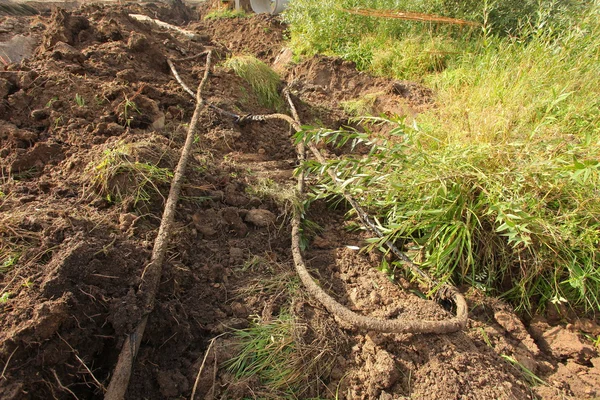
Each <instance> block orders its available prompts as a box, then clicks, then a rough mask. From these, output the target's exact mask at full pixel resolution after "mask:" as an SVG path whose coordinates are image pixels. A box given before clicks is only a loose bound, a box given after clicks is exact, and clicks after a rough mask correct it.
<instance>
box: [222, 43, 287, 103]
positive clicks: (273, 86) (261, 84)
mask: <svg viewBox="0 0 600 400" xmlns="http://www.w3.org/2000/svg"><path fill="white" fill-rule="evenodd" d="M225 67H227V68H231V69H232V70H233V72H235V74H236V75H237V76H239V77H240V78H242V79H244V80H245V81H246V82H248V84H250V86H251V87H252V90H253V91H254V93H255V94H256V97H257V98H258V101H259V102H260V103H261V105H263V106H265V107H268V108H271V109H278V108H280V107H281V106H282V103H283V102H282V100H281V96H280V95H279V90H278V88H279V83H280V78H279V75H277V73H276V72H275V71H273V70H272V69H271V67H269V66H268V65H267V64H265V63H264V62H262V61H260V60H259V59H258V58H256V57H254V56H250V55H241V56H234V57H231V58H229V59H228V60H227V61H226V62H225Z"/></svg>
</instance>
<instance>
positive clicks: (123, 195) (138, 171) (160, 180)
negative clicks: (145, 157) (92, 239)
mask: <svg viewBox="0 0 600 400" xmlns="http://www.w3.org/2000/svg"><path fill="white" fill-rule="evenodd" d="M135 147H136V145H135V144H123V143H117V144H116V145H115V146H114V147H112V148H109V149H107V150H105V151H104V152H103V153H102V156H101V157H100V159H99V160H96V161H93V162H92V163H90V164H89V165H88V167H87V169H86V180H88V181H89V182H90V186H91V187H92V188H93V189H94V190H95V191H96V193H98V194H100V195H101V196H103V197H104V198H105V199H106V200H107V201H108V202H110V203H122V202H127V201H132V202H133V206H134V207H135V206H137V205H138V204H139V203H146V202H148V201H150V200H151V198H152V194H153V193H154V194H157V195H159V196H161V197H163V196H162V193H161V190H160V189H159V185H161V184H167V183H169V182H170V180H171V178H172V177H173V172H172V171H171V170H169V169H167V168H160V167H158V166H157V165H155V164H153V163H148V162H139V161H136V160H135V157H134V152H135ZM163 199H164V197H163Z"/></svg>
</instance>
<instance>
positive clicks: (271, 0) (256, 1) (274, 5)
mask: <svg viewBox="0 0 600 400" xmlns="http://www.w3.org/2000/svg"><path fill="white" fill-rule="evenodd" d="M287 3H288V0H250V6H251V7H252V11H254V12H255V13H257V14H264V13H267V14H271V15H276V14H279V13H280V12H282V11H283V10H285V8H286V7H287Z"/></svg>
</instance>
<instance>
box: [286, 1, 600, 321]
mask: <svg viewBox="0 0 600 400" xmlns="http://www.w3.org/2000/svg"><path fill="white" fill-rule="evenodd" d="M358 3H360V5H362V6H363V7H366V8H389V7H390V6H389V5H385V4H383V3H382V2H380V1H377V0H361V1H359V2H358ZM474 3H475V2H469V1H461V2H459V3H456V2H452V5H450V2H442V3H438V2H423V3H422V4H420V5H419V4H417V3H413V2H408V3H406V4H405V5H404V6H403V7H404V10H405V11H419V12H435V13H438V14H442V15H444V16H450V17H459V18H467V19H471V20H474V21H478V22H480V23H481V26H480V27H477V28H462V29H458V28H457V27H456V26H439V25H435V24H418V23H414V22H409V21H400V20H389V19H377V18H372V17H363V16H355V15H350V14H348V13H346V12H344V11H342V10H341V9H340V7H334V6H333V5H331V4H329V3H328V2H324V3H320V4H319V5H318V6H317V5H315V6H311V5H309V4H308V2H305V1H303V0H299V1H296V2H294V3H292V4H291V7H290V10H289V11H288V13H287V19H288V21H290V22H291V24H292V25H291V28H290V30H291V32H292V42H293V43H295V45H296V50H297V51H300V52H304V53H311V52H316V51H325V52H330V53H335V54H337V55H341V56H342V57H344V58H347V59H350V60H352V61H355V62H356V63H357V65H358V66H359V68H363V69H367V70H370V71H372V72H374V73H376V74H381V75H387V76H392V77H396V78H413V79H419V80H420V81H423V82H425V83H426V84H427V85H429V86H431V87H433V88H434V89H435V92H436V94H437V99H436V100H437V107H435V108H432V109H430V110H428V111H425V112H424V113H423V114H421V115H419V116H417V118H416V121H415V122H414V124H412V126H411V127H410V128H409V127H406V126H404V124H403V123H402V121H394V122H391V123H392V124H393V126H394V127H395V128H394V129H393V130H392V135H391V137H390V141H389V142H383V141H378V142H375V141H372V140H371V139H374V138H370V137H369V135H365V134H362V133H358V132H354V131H321V132H319V133H316V134H315V133H314V132H313V133H309V134H308V136H310V137H311V138H312V139H317V140H328V141H331V142H336V143H338V144H341V143H344V142H346V141H362V142H365V143H367V144H368V145H370V146H372V149H373V150H372V152H371V154H370V155H369V156H367V157H364V158H356V157H352V156H350V157H347V158H345V159H343V160H336V161H335V162H332V164H331V167H333V168H336V169H337V170H338V173H339V174H340V179H342V180H343V185H344V186H345V187H346V188H347V189H348V190H350V191H352V192H353V193H354V195H355V196H356V197H357V198H359V199H360V200H361V202H362V203H363V205H365V207H367V208H369V209H370V210H371V212H372V213H374V214H375V215H377V217H378V218H379V221H381V225H382V229H383V230H384V232H385V233H386V239H392V240H394V241H397V242H398V243H402V244H404V245H405V248H406V249H407V250H410V251H411V253H413V254H417V256H416V258H417V261H420V262H422V263H423V265H424V266H425V267H428V268H429V269H430V270H431V272H432V273H433V274H434V275H436V276H438V277H440V278H442V279H452V280H453V281H454V282H457V283H460V282H466V283H469V284H471V285H474V286H476V287H479V288H481V289H482V290H485V291H486V292H487V293H489V294H493V295H500V296H503V297H504V298H507V299H510V300H511V301H513V303H514V304H515V305H516V306H517V307H519V308H520V309H523V310H528V311H531V310H532V309H534V308H536V307H540V306H541V307H544V306H546V305H547V304H548V303H555V304H556V303H568V305H569V306H572V307H578V308H581V309H584V310H588V311H589V310H599V309H600V298H599V297H598V293H599V292H600V268H599V261H598V245H599V244H600V233H599V232H600V200H598V199H600V192H598V189H597V188H598V187H599V185H600V150H599V149H600V130H599V129H598V124H599V123H600V115H599V114H598V112H597V110H598V108H599V106H600V103H599V100H598V99H600V89H599V88H600V69H599V65H600V64H598V61H597V60H598V59H600V39H599V38H600V5H598V3H597V2H591V3H586V4H585V5H575V4H571V3H558V2H551V1H542V2H539V3H536V4H534V3H532V2H525V3H523V4H521V6H520V7H517V6H516V3H515V4H513V3H514V2H508V3H510V4H504V3H503V4H500V3H494V4H488V3H484V4H483V6H481V7H480V8H477V7H476V5H475V4H474ZM348 4H349V3H348ZM328 5H331V6H332V7H331V10H327V9H326V8H327V6H328ZM356 5H357V4H354V3H353V4H352V6H356ZM344 6H347V4H346V3H343V4H342V5H341V7H344ZM513 6H514V7H513ZM317 9H318V10H317ZM301 17H303V18H305V19H304V20H302V18H301ZM332 21H336V22H335V23H333V22H332ZM394 40H397V46H398V47H396V44H393V43H392V42H393V41H394ZM366 42H368V43H369V44H368V45H366V44H365V43H366ZM407 43H411V45H410V46H407ZM400 49H401V50H402V51H399V50H400ZM397 50H398V51H397ZM394 53H397V54H396V55H394ZM398 57H402V58H404V60H399V59H398ZM422 57H425V58H424V59H421V60H420V58H422ZM411 59H414V60H415V62H414V65H419V67H418V68H413V67H412V65H413V63H412V61H407V60H411ZM395 60H397V61H398V62H396V61H395ZM584 82H585V84H584ZM388 123H389V121H388ZM382 143H384V144H382ZM309 168H310V169H311V170H312V171H314V172H318V168H320V167H319V166H316V165H314V164H313V165H309ZM323 183H324V185H325V186H324V190H325V192H327V193H329V194H335V193H339V189H336V188H335V187H334V185H332V184H331V182H330V181H328V178H327V177H323ZM323 193H324V192H321V195H324V194H323ZM378 244H380V242H377V243H374V244H373V245H374V246H376V245H378Z"/></svg>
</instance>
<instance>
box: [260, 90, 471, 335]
mask: <svg viewBox="0 0 600 400" xmlns="http://www.w3.org/2000/svg"><path fill="white" fill-rule="evenodd" d="M283 94H284V96H285V97H286V99H287V101H288V104H289V106H290V110H291V112H292V115H293V116H294V119H293V123H291V122H290V119H291V118H290V117H289V116H287V115H280V114H272V115H270V116H264V119H274V118H279V119H282V120H284V121H287V122H289V123H290V125H291V126H292V127H293V128H294V130H296V131H297V132H298V131H299V130H300V125H301V124H300V119H299V117H298V112H297V111H296V107H295V106H294V102H293V101H292V98H291V96H290V93H289V90H287V88H286V89H284V91H283ZM254 117H255V118H256V116H254ZM307 145H308V148H309V149H310V151H311V152H312V153H313V154H314V156H315V158H317V160H318V161H319V162H320V163H325V161H326V160H325V158H324V157H323V155H322V154H321V152H320V151H319V149H318V148H317V147H316V146H315V145H314V143H308V144H307ZM297 149H298V153H299V158H301V159H303V158H304V155H303V154H302V153H303V152H304V145H303V144H302V143H300V144H299V145H298V147H297ZM327 172H328V174H329V175H330V176H331V178H332V179H333V181H334V182H335V181H337V179H336V178H337V177H336V176H335V173H334V172H333V171H332V170H330V169H328V170H327ZM303 182H304V173H303V172H301V173H300V174H299V176H298V191H299V194H298V195H299V196H302V194H303V187H304V183H303ZM342 193H343V195H344V197H345V198H346V200H347V201H348V202H349V203H350V204H351V205H352V207H353V208H354V209H355V210H356V212H357V214H358V215H359V217H360V219H361V221H362V223H363V224H364V225H365V226H366V227H367V228H369V230H371V231H372V232H373V233H375V234H376V235H377V236H379V237H382V233H381V231H380V230H379V229H378V228H377V226H376V225H375V223H374V222H373V221H371V219H370V217H369V216H368V214H367V213H366V212H365V211H364V210H363V209H362V207H361V206H360V205H359V204H358V202H357V201H356V200H354V199H353V198H352V196H350V195H349V194H348V193H347V192H346V191H343V192H342ZM300 224H301V216H300V212H298V211H297V210H296V211H295V213H294V217H293V218H292V256H293V258H294V265H295V266H296V272H297V273H298V275H299V276H300V279H301V280H302V283H303V284H304V286H305V287H306V289H307V291H308V293H309V294H310V295H311V296H312V297H314V298H315V299H317V300H318V301H319V302H320V303H321V304H323V306H325V308H327V310H328V311H329V312H330V313H332V314H333V315H334V316H335V317H336V318H338V319H340V320H342V321H344V322H346V323H347V324H349V325H350V326H351V327H353V328H357V329H365V330H370V331H378V332H390V333H438V334H440V333H451V332H456V331H459V330H461V329H463V328H464V327H465V326H466V323H467V318H468V309H467V303H466V301H465V299H464V297H463V296H462V295H461V294H460V293H459V292H458V290H457V289H456V288H453V287H450V286H445V287H443V288H442V290H440V291H439V292H438V296H439V297H442V298H447V299H451V300H453V301H454V303H455V304H456V317H454V318H450V319H447V320H444V321H424V320H405V319H394V320H384V319H379V318H373V317H366V316H364V315H359V314H356V313H355V312H353V311H351V310H349V309H348V308H347V307H345V306H343V305H342V304H340V303H338V302H337V301H335V300H334V299H333V297H331V296H329V295H328V294H327V293H326V292H325V291H324V290H323V289H322V288H321V287H320V286H319V285H317V284H316V283H315V281H314V280H313V279H312V277H311V276H310V274H309V273H308V270H307V269H306V265H305V264H304V259H303V257H302V252H301V250H300V232H301V228H300ZM386 244H387V245H388V247H390V249H392V251H393V252H394V254H397V255H399V256H400V258H401V260H402V261H404V262H405V263H407V264H409V267H411V269H413V271H414V272H416V273H418V274H419V275H420V276H421V277H422V278H426V279H427V280H428V281H429V283H432V282H434V281H433V279H431V278H430V277H429V276H428V275H427V274H426V273H425V272H423V271H422V270H421V269H420V268H418V267H417V266H416V265H415V264H414V263H413V262H412V261H411V260H410V259H409V258H408V257H407V256H406V255H405V254H404V253H402V252H401V251H400V250H399V249H398V248H397V247H396V246H394V244H393V243H391V242H389V241H388V242H386Z"/></svg>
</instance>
